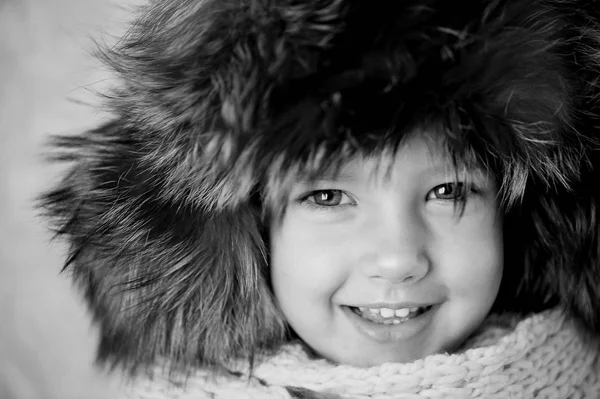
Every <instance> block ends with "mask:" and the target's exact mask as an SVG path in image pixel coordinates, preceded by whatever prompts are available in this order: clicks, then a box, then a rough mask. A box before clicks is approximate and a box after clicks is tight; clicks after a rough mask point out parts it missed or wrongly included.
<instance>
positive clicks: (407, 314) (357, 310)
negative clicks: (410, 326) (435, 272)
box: [348, 305, 433, 325]
mask: <svg viewBox="0 0 600 399" xmlns="http://www.w3.org/2000/svg"><path fill="white" fill-rule="evenodd" d="M432 307H433V305H428V306H415V307H410V308H400V309H390V308H385V307H381V308H369V307H356V306H348V308H349V309H350V310H351V311H352V313H354V314H356V315H357V316H359V317H361V318H362V319H364V320H366V321H368V322H371V323H375V324H382V325H398V324H402V323H405V322H407V321H409V320H411V319H414V318H415V317H418V316H421V315H423V314H424V313H427V312H428V311H429V310H431V308H432Z"/></svg>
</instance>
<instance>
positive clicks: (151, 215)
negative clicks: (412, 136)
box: [43, 0, 600, 366]
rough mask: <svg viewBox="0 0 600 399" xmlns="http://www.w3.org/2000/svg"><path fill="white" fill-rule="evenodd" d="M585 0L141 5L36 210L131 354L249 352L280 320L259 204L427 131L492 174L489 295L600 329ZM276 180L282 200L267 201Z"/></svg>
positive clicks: (598, 46)
mask: <svg viewBox="0 0 600 399" xmlns="http://www.w3.org/2000/svg"><path fill="white" fill-rule="evenodd" d="M599 9H600V4H598V2H595V1H590V0H544V1H542V0H504V1H502V0H486V1H464V2H462V3H461V5H460V7H457V5H456V3H455V2H450V1H442V0H408V1H380V2H375V3H374V2H367V1H358V0H316V1H302V2H298V1H292V0H172V1H159V0H154V1H151V2H150V3H149V4H148V5H147V6H144V7H142V8H141V9H140V14H139V18H138V19H137V20H136V21H135V23H134V24H132V26H131V29H130V31H129V32H128V34H127V35H126V36H125V37H124V38H123V39H122V40H121V41H120V42H119V43H118V45H117V46H116V47H115V48H111V49H107V50H104V51H103V52H102V53H101V57H102V58H103V59H104V61H106V62H107V64H108V65H109V66H110V67H111V68H112V69H113V70H114V72H115V73H116V74H117V75H118V77H119V79H120V80H119V84H118V86H117V87H115V88H114V90H112V91H111V92H110V93H108V95H107V99H106V104H107V106H108V107H109V109H110V111H112V113H113V119H112V121H110V122H108V123H106V124H104V125H102V126H100V127H98V128H97V129H95V130H92V131H88V132H85V133H83V134H81V135H78V136H69V137H61V138H57V139H56V142H55V144H56V149H57V150H56V151H57V152H56V153H55V156H56V158H57V159H60V160H63V161H71V162H72V167H71V169H70V170H69V172H68V174H67V175H66V177H65V178H64V180H63V181H62V183H61V184H60V186H59V187H57V188H56V189H54V190H52V191H51V192H49V193H47V194H46V195H45V196H44V198H43V207H44V209H45V211H46V212H47V214H48V215H49V216H50V217H51V218H52V220H53V223H54V226H55V228H56V230H57V231H58V233H59V234H60V235H64V236H65V237H66V238H67V239H68V240H69V243H70V256H69V258H68V260H67V265H66V268H67V270H70V272H71V273H72V275H73V278H74V279H75V280H76V281H77V283H78V284H79V285H80V286H81V288H82V289H83V292H84V293H85V296H86V298H87V300H88V301H89V303H90V306H91V309H92V310H93V313H94V315H95V318H96V319H97V321H98V322H99V324H100V326H101V332H102V339H101V346H100V349H99V358H100V359H101V360H108V361H109V362H111V363H119V364H125V365H128V366H136V365H140V364H146V363H148V362H151V361H152V360H153V359H154V358H155V356H157V355H161V356H166V357H168V358H170V359H172V360H173V363H174V364H180V365H190V364H195V365H203V364H204V365H207V364H213V365H215V364H216V365H220V364H224V363H226V360H227V359H230V358H231V357H241V358H252V356H253V355H254V350H253V348H257V347H264V348H269V347H270V346H271V345H272V344H273V343H274V342H280V341H281V339H282V338H283V337H284V335H285V334H286V327H285V323H284V321H283V319H282V317H281V316H280V314H279V311H278V310H277V307H276V306H275V303H274V300H273V298H272V295H271V292H270V288H269V278H268V264H267V260H268V256H269V255H268V246H267V245H266V243H267V242H268V241H267V240H266V237H267V233H268V232H266V230H265V228H264V216H265V215H264V214H263V213H264V212H262V210H264V207H263V206H261V204H263V203H270V204H271V205H274V204H276V202H277V198H276V195H275V194H273V193H278V194H277V195H285V190H286V187H287V185H289V182H290V181H291V180H293V179H294V176H297V175H298V174H311V173H318V172H319V171H321V170H323V168H327V167H331V166H334V167H335V166H336V165H338V164H339V162H340V161H341V160H343V159H346V158H347V157H348V156H350V155H353V154H357V153H362V154H365V153H366V154H368V153H372V152H376V151H378V150H379V149H381V148H382V146H392V147H397V146H398V145H400V144H401V142H402V139H403V137H404V135H405V133H406V132H409V131H411V130H412V129H414V128H416V127H419V126H425V125H430V124H436V125H439V126H440V128H439V130H440V131H441V132H442V133H443V135H444V137H445V139H446V141H447V143H448V147H449V149H450V150H451V151H452V152H453V154H455V155H456V158H457V159H459V160H463V161H464V162H478V163H483V164H485V165H488V166H489V167H490V169H491V170H493V171H494V172H495V173H496V174H497V176H498V178H499V179H500V181H501V183H502V188H501V193H500V194H501V196H502V199H503V207H504V211H505V226H506V233H505V235H506V239H505V243H506V244H505V245H506V246H507V248H510V251H509V252H510V253H509V254H508V255H507V257H508V259H507V265H510V267H508V266H507V267H506V270H505V280H504V282H503V287H504V289H503V291H502V292H504V293H505V294H504V295H505V296H506V300H504V301H502V305H501V306H500V307H501V308H510V310H521V311H532V310H540V309H544V308H547V307H549V306H553V305H555V304H556V303H561V304H562V305H563V306H564V307H566V308H567V309H568V310H569V311H570V313H571V314H572V316H574V317H575V318H576V319H577V320H579V321H580V322H581V325H582V326H583V327H584V328H585V329H587V330H588V331H592V332H596V333H599V332H600V314H599V309H600V305H599V304H600V241H599V236H598V234H599V227H598V226H599V225H600V224H599V223H600V220H598V219H599V217H598V212H599V211H600V209H598V201H599V200H600V191H599V189H598V188H597V187H598V186H597V181H599V179H600V173H599V172H598V167H599V166H600V157H599V155H598V153H597V151H596V143H597V141H598V138H599V137H600V131H599V128H598V126H600V120H599V116H600V103H599V101H600V97H599V95H600V88H599V83H598V82H599V78H600V12H599V11H598V10H599ZM282 193H283V194H282Z"/></svg>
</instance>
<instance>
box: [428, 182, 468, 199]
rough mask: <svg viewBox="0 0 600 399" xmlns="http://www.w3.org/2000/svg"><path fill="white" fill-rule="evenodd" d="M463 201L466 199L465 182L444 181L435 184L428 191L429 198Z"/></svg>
mask: <svg viewBox="0 0 600 399" xmlns="http://www.w3.org/2000/svg"><path fill="white" fill-rule="evenodd" d="M433 199H437V200H445V201H462V200H464V199H465V189H464V184H463V183H444V184H440V185H439V186H435V187H434V188H432V189H431V190H430V191H429V192H428V193H427V200H433Z"/></svg>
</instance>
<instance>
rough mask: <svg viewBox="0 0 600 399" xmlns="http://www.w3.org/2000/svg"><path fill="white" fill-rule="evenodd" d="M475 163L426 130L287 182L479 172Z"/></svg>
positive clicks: (380, 178) (298, 175) (478, 165)
mask: <svg viewBox="0 0 600 399" xmlns="http://www.w3.org/2000/svg"><path fill="white" fill-rule="evenodd" d="M481 169H482V167H481V165H480V164H479V163H477V162H471V161H469V160H468V159H464V158H463V157H457V156H456V154H455V152H454V151H453V150H452V149H451V148H449V147H448V145H447V143H446V141H445V140H443V139H442V138H440V137H439V136H436V135H433V134H427V132H418V133H415V134H413V135H411V136H407V137H406V140H404V141H403V142H402V143H401V145H399V146H398V147H397V148H392V147H382V148H381V149H380V150H379V151H375V152H371V153H369V154H364V153H357V154H354V155H353V156H350V157H347V158H345V159H342V160H340V161H339V162H337V163H335V164H333V165H329V166H328V167H326V168H323V169H321V170H319V171H317V172H313V173H311V172H310V171H307V172H305V173H298V174H297V175H296V176H295V179H291V180H290V183H291V184H295V183H298V182H301V183H310V182H311V181H322V180H329V181H345V180H354V179H356V178H358V177H363V176H367V175H368V177H369V178H376V179H379V180H387V179H390V178H393V177H394V176H397V175H399V174H400V175H414V176H418V175H430V174H449V173H450V174H462V173H474V172H479V171H481Z"/></svg>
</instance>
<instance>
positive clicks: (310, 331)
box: [271, 135, 503, 367]
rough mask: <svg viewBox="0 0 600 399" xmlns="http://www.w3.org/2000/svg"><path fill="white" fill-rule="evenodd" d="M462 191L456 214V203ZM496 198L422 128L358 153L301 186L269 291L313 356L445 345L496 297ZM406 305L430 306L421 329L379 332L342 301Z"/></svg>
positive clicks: (469, 328) (344, 359)
mask: <svg viewBox="0 0 600 399" xmlns="http://www.w3.org/2000/svg"><path fill="white" fill-rule="evenodd" d="M378 161H380V162H378ZM378 165H379V168H378V167H377V166H378ZM382 166H383V167H382ZM387 172H389V173H387ZM456 176H458V179H456ZM467 181H470V182H471V183H472V184H473V186H468V185H467ZM455 182H463V183H464V185H463V187H464V190H460V189H459V188H458V185H456V183H455ZM447 183H449V184H450V185H445V186H444V184H447ZM468 187H470V188H468ZM318 190H340V191H318ZM444 190H446V191H444ZM449 190H450V191H449ZM461 192H463V198H464V199H465V200H466V202H464V209H463V211H464V212H463V213H462V215H461V213H460V206H458V207H455V206H454V205H457V203H455V201H454V197H455V196H456V195H457V194H460V193H461ZM496 194H497V187H496V183H495V181H494V180H493V179H492V178H490V177H488V176H487V175H486V174H485V173H483V172H482V171H470V172H465V173H460V172H459V173H458V175H457V174H455V172H454V168H453V165H452V163H451V161H450V160H449V158H448V157H446V156H444V155H443V152H442V151H441V149H440V148H439V145H438V144H436V143H435V142H434V141H431V140H427V139H425V136H424V135H414V136H412V138H410V139H409V140H408V141H406V142H405V144H404V145H403V146H402V147H400V149H399V150H398V152H397V153H396V155H395V156H391V155H384V156H383V157H382V158H378V160H376V159H373V158H370V159H354V160H352V161H350V162H348V163H347V164H346V165H345V166H344V167H343V168H342V170H341V172H340V173H339V174H338V175H336V176H335V177H334V176H323V178H322V179H320V180H318V181H311V182H297V183H296V184H295V185H294V187H293V188H292V191H291V196H290V200H289V203H288V204H287V209H286V213H285V215H284V216H283V218H282V219H281V221H280V222H274V223H273V225H272V227H271V248H272V258H271V278H272V282H273V289H274V293H275V297H276V299H277V302H278V304H279V306H280V308H281V310H282V312H283V314H284V315H285V317H286V319H287V321H288V322H289V324H290V326H291V327H292V328H293V330H294V331H295V332H296V333H297V334H298V335H299V337H300V338H301V339H302V340H303V341H304V342H305V343H306V344H308V346H310V347H311V348H312V349H313V350H315V351H316V352H317V353H318V354H319V355H321V356H323V357H325V358H328V359H330V360H332V361H335V362H340V363H345V364H351V365H355V366H361V367H367V366H373V365H378V364H381V363H385V362H406V361H411V360H414V359H418V358H422V357H424V356H427V355H430V354H434V353H438V352H442V351H451V350H452V349H453V348H455V347H456V346H457V345H459V344H460V343H461V342H462V341H463V340H464V339H465V338H466V337H467V336H468V335H469V334H470V333H472V332H473V331H474V329H476V328H477V327H478V326H479V325H480V323H481V321H482V320H483V319H484V318H485V316H486V315H487V314H488V312H489V310H490V308H491V306H492V304H493V302H494V300H495V298H496V295H497V292H498V288H499V284H500V280H501V278H502V266H503V242H502V220H501V216H500V215H499V212H498V210H497V209H498V207H497V199H496ZM458 205H460V203H458ZM407 302H410V303H417V304H433V305H435V306H434V307H433V308H432V309H431V310H430V311H429V312H428V315H427V316H425V315H423V316H420V317H425V318H426V319H427V320H426V322H425V323H421V325H419V326H418V328H417V327H409V329H408V332H406V331H404V330H402V329H405V326H404V325H403V326H402V328H401V329H396V330H394V329H390V330H389V332H386V333H384V334H383V338H381V335H380V336H379V337H378V338H377V339H375V338H373V337H372V336H369V335H368V334H366V333H364V331H363V330H361V329H360V328H358V327H357V324H356V323H355V322H353V321H352V320H353V318H357V317H359V316H356V315H354V314H351V313H349V312H348V309H347V308H345V307H346V306H355V307H358V306H366V307H380V306H381V303H387V304H390V306H393V305H396V306H399V305H401V304H402V303H407ZM376 304H379V306H378V305H376ZM369 305H371V306H369ZM417 319H418V318H417ZM415 320H416V319H415ZM412 322H413V323H414V320H413V321H412ZM409 323H411V321H409V322H408V323H405V325H408V324H409ZM405 330H406V329H405Z"/></svg>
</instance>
